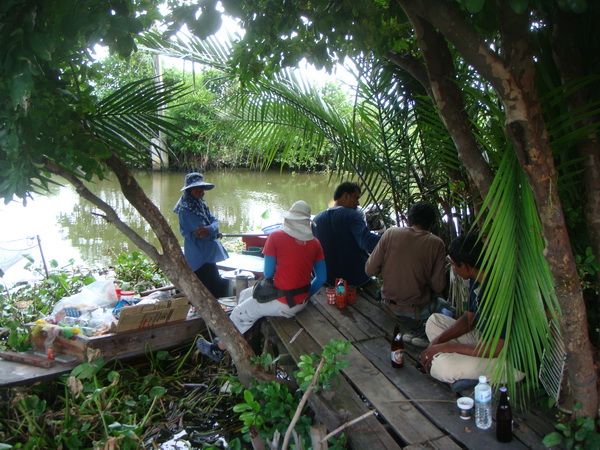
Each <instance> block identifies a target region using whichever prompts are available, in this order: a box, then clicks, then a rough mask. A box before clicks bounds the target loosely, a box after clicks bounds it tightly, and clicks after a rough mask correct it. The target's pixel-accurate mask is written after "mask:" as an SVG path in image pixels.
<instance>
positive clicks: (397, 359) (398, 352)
mask: <svg viewBox="0 0 600 450" xmlns="http://www.w3.org/2000/svg"><path fill="white" fill-rule="evenodd" d="M390 357H391V360H392V367H395V368H399V367H404V342H403V341H402V334H400V326H399V325H398V324H396V325H395V326H394V334H393V335H392V351H391V353H390Z"/></svg>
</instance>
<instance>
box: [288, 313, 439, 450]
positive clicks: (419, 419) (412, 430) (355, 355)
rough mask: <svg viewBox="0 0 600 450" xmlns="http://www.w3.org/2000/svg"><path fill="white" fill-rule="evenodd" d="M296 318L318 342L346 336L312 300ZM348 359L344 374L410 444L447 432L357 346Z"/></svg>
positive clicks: (437, 436) (432, 438) (428, 439)
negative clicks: (413, 402) (327, 318)
mask: <svg viewBox="0 0 600 450" xmlns="http://www.w3.org/2000/svg"><path fill="white" fill-rule="evenodd" d="M296 319H297V320H298V322H299V323H300V324H301V326H303V327H304V328H305V329H306V330H307V331H308V332H309V333H310V335H311V336H312V337H313V338H314V339H315V341H316V342H317V343H318V344H319V345H325V344H327V343H329V341H330V340H331V339H338V340H340V339H345V337H344V335H343V334H342V333H341V332H339V331H338V324H337V323H328V321H327V320H326V319H325V318H324V317H323V316H322V315H321V314H318V312H317V310H316V308H315V307H314V306H313V305H312V304H311V305H309V306H308V307H307V308H305V309H304V310H303V311H302V312H301V313H299V314H297V315H296ZM386 354H387V351H386ZM347 359H349V361H350V366H349V367H348V368H347V369H345V370H344V374H345V375H346V376H347V377H348V378H349V380H350V382H351V383H352V385H353V386H355V387H356V389H357V390H358V391H359V392H360V393H361V395H363V396H364V397H365V398H367V399H368V401H369V403H371V404H372V405H373V406H374V407H375V408H376V409H377V411H378V412H379V413H380V415H381V417H382V418H383V419H384V420H385V421H386V422H387V423H388V424H389V425H390V426H391V427H392V429H393V430H394V431H395V432H396V433H397V434H398V435H399V436H400V437H401V438H402V440H404V441H405V442H406V443H407V444H417V443H422V442H427V441H431V440H434V439H437V438H439V437H442V436H443V435H444V433H443V432H442V431H441V430H440V429H438V428H437V427H436V426H435V425H433V424H432V423H431V422H430V421H429V420H428V418H427V417H426V416H424V415H423V414H422V413H421V412H420V411H419V410H418V409H417V408H416V407H415V406H414V405H412V404H410V403H409V402H404V400H406V396H405V395H404V394H402V393H401V392H400V391H398V389H397V388H396V387H395V386H394V385H393V384H392V383H391V382H390V381H389V380H388V379H387V378H386V377H385V376H384V375H383V374H382V373H381V372H380V371H379V370H378V369H377V367H375V366H374V365H373V364H372V363H371V362H370V361H369V360H368V359H367V358H365V357H364V356H363V355H362V354H361V353H360V352H359V351H358V350H357V349H356V348H352V349H351V351H350V353H349V355H348V357H347Z"/></svg>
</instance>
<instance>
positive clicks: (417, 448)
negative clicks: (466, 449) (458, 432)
mask: <svg viewBox="0 0 600 450" xmlns="http://www.w3.org/2000/svg"><path fill="white" fill-rule="evenodd" d="M450 448H456V449H460V448H462V447H460V446H459V445H457V444H456V443H455V442H454V441H453V440H452V439H451V438H449V437H448V436H444V437H441V438H439V439H434V440H432V441H429V442H424V443H422V444H413V445H407V446H406V447H404V450H421V449H422V450H431V449H435V450H446V449H450Z"/></svg>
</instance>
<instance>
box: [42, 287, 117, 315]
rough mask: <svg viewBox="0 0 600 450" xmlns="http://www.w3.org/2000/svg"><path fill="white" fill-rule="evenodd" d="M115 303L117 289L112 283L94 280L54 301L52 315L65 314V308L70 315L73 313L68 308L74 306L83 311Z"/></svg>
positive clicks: (111, 305)
mask: <svg viewBox="0 0 600 450" xmlns="http://www.w3.org/2000/svg"><path fill="white" fill-rule="evenodd" d="M116 304H117V291H116V289H115V285H114V283H113V282H112V281H110V280H101V281H94V282H93V283H91V284H89V285H87V286H84V287H83V288H82V289H81V291H80V292H79V293H78V294H75V295H71V296H70V297H65V298H63V299H61V300H60V301H59V302H58V303H56V305H54V309H53V310H52V315H54V316H55V317H57V318H59V317H64V316H65V315H66V314H65V312H64V311H65V310H68V311H70V315H73V313H72V310H70V309H69V308H75V309H77V310H78V311H80V312H81V313H83V312H85V311H91V310H94V309H97V308H110V307H114V306H115V305H116ZM61 313H62V314H61Z"/></svg>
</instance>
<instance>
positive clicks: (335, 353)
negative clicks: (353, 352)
mask: <svg viewBox="0 0 600 450" xmlns="http://www.w3.org/2000/svg"><path fill="white" fill-rule="evenodd" d="M350 348H351V344H350V342H348V341H336V340H334V339H332V340H331V342H329V344H328V345H326V346H325V347H323V354H322V355H321V356H319V355H316V354H314V353H313V354H311V355H302V356H301V357H300V362H299V363H298V369H299V370H298V371H297V372H295V373H294V377H296V380H298V384H299V386H300V389H301V390H303V391H306V389H308V386H309V385H310V383H311V381H312V379H313V377H314V375H315V373H316V369H317V366H318V364H319V361H320V360H321V358H325V360H326V364H325V365H324V366H323V369H322V370H321V373H320V374H319V379H318V383H317V385H316V386H315V392H316V391H318V390H319V389H331V388H332V385H331V383H332V381H333V380H335V379H336V377H337V376H338V375H339V374H340V372H341V371H342V370H343V369H345V368H346V367H348V365H349V364H350V363H349V362H348V360H345V359H341V358H340V356H341V355H347V354H348V352H349V351H350Z"/></svg>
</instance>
